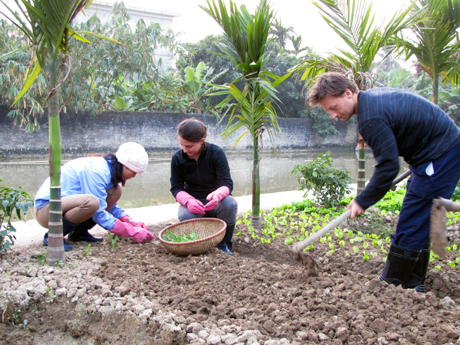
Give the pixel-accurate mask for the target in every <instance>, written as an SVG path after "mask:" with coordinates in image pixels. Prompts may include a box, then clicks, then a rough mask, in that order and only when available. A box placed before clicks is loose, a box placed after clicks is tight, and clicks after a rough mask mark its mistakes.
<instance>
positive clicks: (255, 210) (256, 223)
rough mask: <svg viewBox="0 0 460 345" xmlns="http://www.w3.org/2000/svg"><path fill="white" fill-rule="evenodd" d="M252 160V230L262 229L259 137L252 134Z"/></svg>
mask: <svg viewBox="0 0 460 345" xmlns="http://www.w3.org/2000/svg"><path fill="white" fill-rule="evenodd" d="M253 138H254V159H253V163H252V218H251V226H252V227H253V228H254V229H260V228H262V225H261V224H260V176H259V162H260V160H259V137H258V135H257V133H254V137H253Z"/></svg>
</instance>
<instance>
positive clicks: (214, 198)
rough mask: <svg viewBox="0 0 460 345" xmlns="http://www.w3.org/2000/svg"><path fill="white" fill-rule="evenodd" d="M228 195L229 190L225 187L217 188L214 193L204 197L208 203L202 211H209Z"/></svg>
mask: <svg viewBox="0 0 460 345" xmlns="http://www.w3.org/2000/svg"><path fill="white" fill-rule="evenodd" d="M229 194H230V189H228V187H227V186H222V187H219V188H217V189H216V190H215V191H214V192H212V193H209V195H208V196H207V197H206V200H209V202H208V203H207V204H206V205H205V206H204V209H205V210H206V211H211V210H213V209H215V208H216V207H217V205H218V204H219V201H221V200H222V199H223V198H225V197H226V196H228V195H229Z"/></svg>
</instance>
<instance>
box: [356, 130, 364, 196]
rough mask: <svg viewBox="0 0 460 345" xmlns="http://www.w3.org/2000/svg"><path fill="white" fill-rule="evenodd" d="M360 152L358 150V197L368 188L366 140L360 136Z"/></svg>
mask: <svg viewBox="0 0 460 345" xmlns="http://www.w3.org/2000/svg"><path fill="white" fill-rule="evenodd" d="M358 140H359V150H358V155H359V157H358V186H357V189H356V195H359V194H360V193H361V192H362V191H363V190H364V187H366V145H365V143H364V139H363V137H362V136H361V134H360V135H359V139H358Z"/></svg>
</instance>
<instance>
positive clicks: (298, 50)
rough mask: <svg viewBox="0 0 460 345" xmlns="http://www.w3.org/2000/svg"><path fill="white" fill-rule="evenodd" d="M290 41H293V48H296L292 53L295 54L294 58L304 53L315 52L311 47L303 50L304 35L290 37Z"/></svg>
mask: <svg viewBox="0 0 460 345" xmlns="http://www.w3.org/2000/svg"><path fill="white" fill-rule="evenodd" d="M289 39H290V40H291V43H292V46H293V47H294V50H293V51H292V53H294V56H297V55H299V54H300V53H301V52H304V51H306V52H307V53H313V50H312V48H310V47H303V48H302V35H299V36H297V37H296V36H294V35H289Z"/></svg>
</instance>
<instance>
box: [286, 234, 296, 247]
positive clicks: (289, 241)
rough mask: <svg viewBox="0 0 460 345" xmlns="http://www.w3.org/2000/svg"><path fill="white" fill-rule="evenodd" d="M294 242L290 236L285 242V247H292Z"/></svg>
mask: <svg viewBox="0 0 460 345" xmlns="http://www.w3.org/2000/svg"><path fill="white" fill-rule="evenodd" d="M292 242H294V240H293V239H292V237H290V236H288V237H287V238H286V239H285V240H284V244H285V245H287V246H288V245H290V244H291V243H292Z"/></svg>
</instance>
